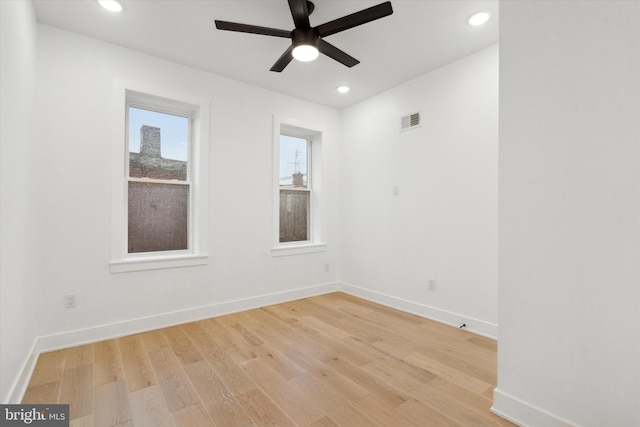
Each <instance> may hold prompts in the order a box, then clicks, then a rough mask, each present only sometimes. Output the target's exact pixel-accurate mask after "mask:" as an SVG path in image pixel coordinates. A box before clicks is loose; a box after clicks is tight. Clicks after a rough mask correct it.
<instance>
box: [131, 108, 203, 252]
mask: <svg viewBox="0 0 640 427" xmlns="http://www.w3.org/2000/svg"><path fill="white" fill-rule="evenodd" d="M191 122H192V119H191V117H188V116H185V115H183V114H181V113H180V114H173V113H171V112H166V111H159V110H155V109H153V108H152V107H147V106H145V107H140V106H137V105H131V104H130V105H128V106H127V123H128V125H127V126H128V132H127V153H128V156H127V159H128V160H127V180H128V185H127V192H128V197H127V200H128V202H127V203H128V204H127V219H128V224H127V225H128V227H127V229H128V233H127V234H128V236H127V241H128V244H127V253H129V254H139V253H148V252H163V253H164V252H172V251H188V250H189V249H190V247H191V245H190V240H191V239H190V234H191V233H190V222H191V221H190V212H191V199H192V196H191V193H192V192H191V180H190V176H189V174H190V167H189V152H190V146H191Z"/></svg>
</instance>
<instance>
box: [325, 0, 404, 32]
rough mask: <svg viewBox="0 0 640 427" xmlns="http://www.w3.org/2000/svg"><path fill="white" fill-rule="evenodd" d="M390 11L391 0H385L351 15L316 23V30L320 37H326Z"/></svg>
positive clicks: (387, 13) (383, 15)
mask: <svg viewBox="0 0 640 427" xmlns="http://www.w3.org/2000/svg"><path fill="white" fill-rule="evenodd" d="M392 13H393V8H392V7H391V2H390V1H387V2H384V3H381V4H379V5H377V6H372V7H370V8H368V9H363V10H361V11H360V12H356V13H352V14H351V15H347V16H343V17H342V18H338V19H335V20H333V21H329V22H327V23H324V24H322V25H318V26H317V27H316V30H317V31H318V35H320V37H326V36H330V35H331V34H335V33H339V32H340V31H344V30H348V29H349V28H353V27H357V26H358V25H362V24H366V23H367V22H371V21H375V20H376V19H380V18H384V17H385V16H389V15H391V14H392Z"/></svg>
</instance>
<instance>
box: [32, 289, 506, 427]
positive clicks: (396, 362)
mask: <svg viewBox="0 0 640 427" xmlns="http://www.w3.org/2000/svg"><path fill="white" fill-rule="evenodd" d="M495 381H496V342H495V341H493V340H490V339H487V338H483V337H480V336H477V335H474V334H471V333H469V332H467V331H464V330H460V329H458V328H454V327H450V326H445V325H442V324H439V323H437V322H434V321H430V320H426V319H424V318H421V317H417V316H413V315H410V314H407V313H403V312H401V311H397V310H394V309H391V308H388V307H384V306H381V305H378V304H375V303H372V302H369V301H365V300H362V299H359V298H356V297H353V296H350V295H347V294H344V293H333V294H328V295H322V296H316V297H312V298H306V299H302V300H298V301H293V302H289V303H284V304H278V305H274V306H269V307H264V308H261V309H255V310H249V311H245V312H242V313H237V314H231V315H226V316H220V317H215V318H211V319H207V320H202V321H198V322H193V323H188V324H184V325H180V326H175V327H171V328H166V329H161V330H157V331H152V332H146V333H141V334H137V335H131V336H126V337H123V338H119V339H113V340H108V341H102V342H98V343H94V344H89V345H84V346H80V347H74V348H69V349H65V350H60V351H54V352H49V353H43V354H42V355H40V357H39V359H38V363H37V365H36V368H35V371H34V373H33V376H32V378H31V381H30V384H29V387H28V389H27V392H26V394H25V396H24V400H23V403H69V404H70V417H71V426H73V427H78V426H95V427H103V426H105V427H108V426H119V427H124V426H135V427H143V426H178V427H197V426H217V427H235V426H312V427H321V426H344V427H358V426H366V427H373V426H393V427H395V426H398V427H404V426H419V427H426V426H498V425H500V426H507V425H513V424H510V423H509V422H507V421H505V420H503V419H501V418H499V417H497V416H495V415H493V414H492V413H490V412H489V408H490V406H491V399H492V390H493V388H494V387H495Z"/></svg>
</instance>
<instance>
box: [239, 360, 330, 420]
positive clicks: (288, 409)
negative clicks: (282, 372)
mask: <svg viewBox="0 0 640 427" xmlns="http://www.w3.org/2000/svg"><path fill="white" fill-rule="evenodd" d="M243 367H244V369H245V370H246V371H247V372H248V373H249V375H251V377H252V378H253V379H254V380H255V381H256V383H257V384H258V385H259V386H260V388H262V390H263V391H264V392H265V393H266V394H267V395H268V396H269V398H270V399H271V400H273V401H274V402H275V403H276V404H277V405H278V406H279V407H280V408H281V409H282V410H283V411H284V413H286V414H287V415H288V416H289V418H291V419H292V420H293V421H294V422H295V423H296V425H303V426H306V425H308V424H311V423H314V422H316V421H318V420H320V419H321V418H323V417H324V413H322V411H320V410H319V409H318V408H317V407H316V406H315V405H314V404H313V402H309V401H308V400H307V399H306V398H305V396H304V395H303V394H301V393H300V391H299V390H297V389H296V388H295V387H294V386H293V385H291V383H289V382H288V381H286V380H285V379H283V378H282V377H280V376H279V375H278V373H277V372H275V371H274V370H273V369H271V368H270V367H269V366H268V365H266V364H265V363H263V362H262V361H261V360H260V359H254V360H251V361H249V362H247V363H245V364H244V365H243Z"/></svg>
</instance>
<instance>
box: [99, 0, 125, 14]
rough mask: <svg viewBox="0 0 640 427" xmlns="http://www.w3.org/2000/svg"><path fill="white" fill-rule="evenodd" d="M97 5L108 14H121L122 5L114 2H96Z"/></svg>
mask: <svg viewBox="0 0 640 427" xmlns="http://www.w3.org/2000/svg"><path fill="white" fill-rule="evenodd" d="M98 3H100V6H102V7H104V8H105V9H107V10H108V11H109V12H122V5H121V4H120V3H119V2H117V1H116V0H98Z"/></svg>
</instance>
